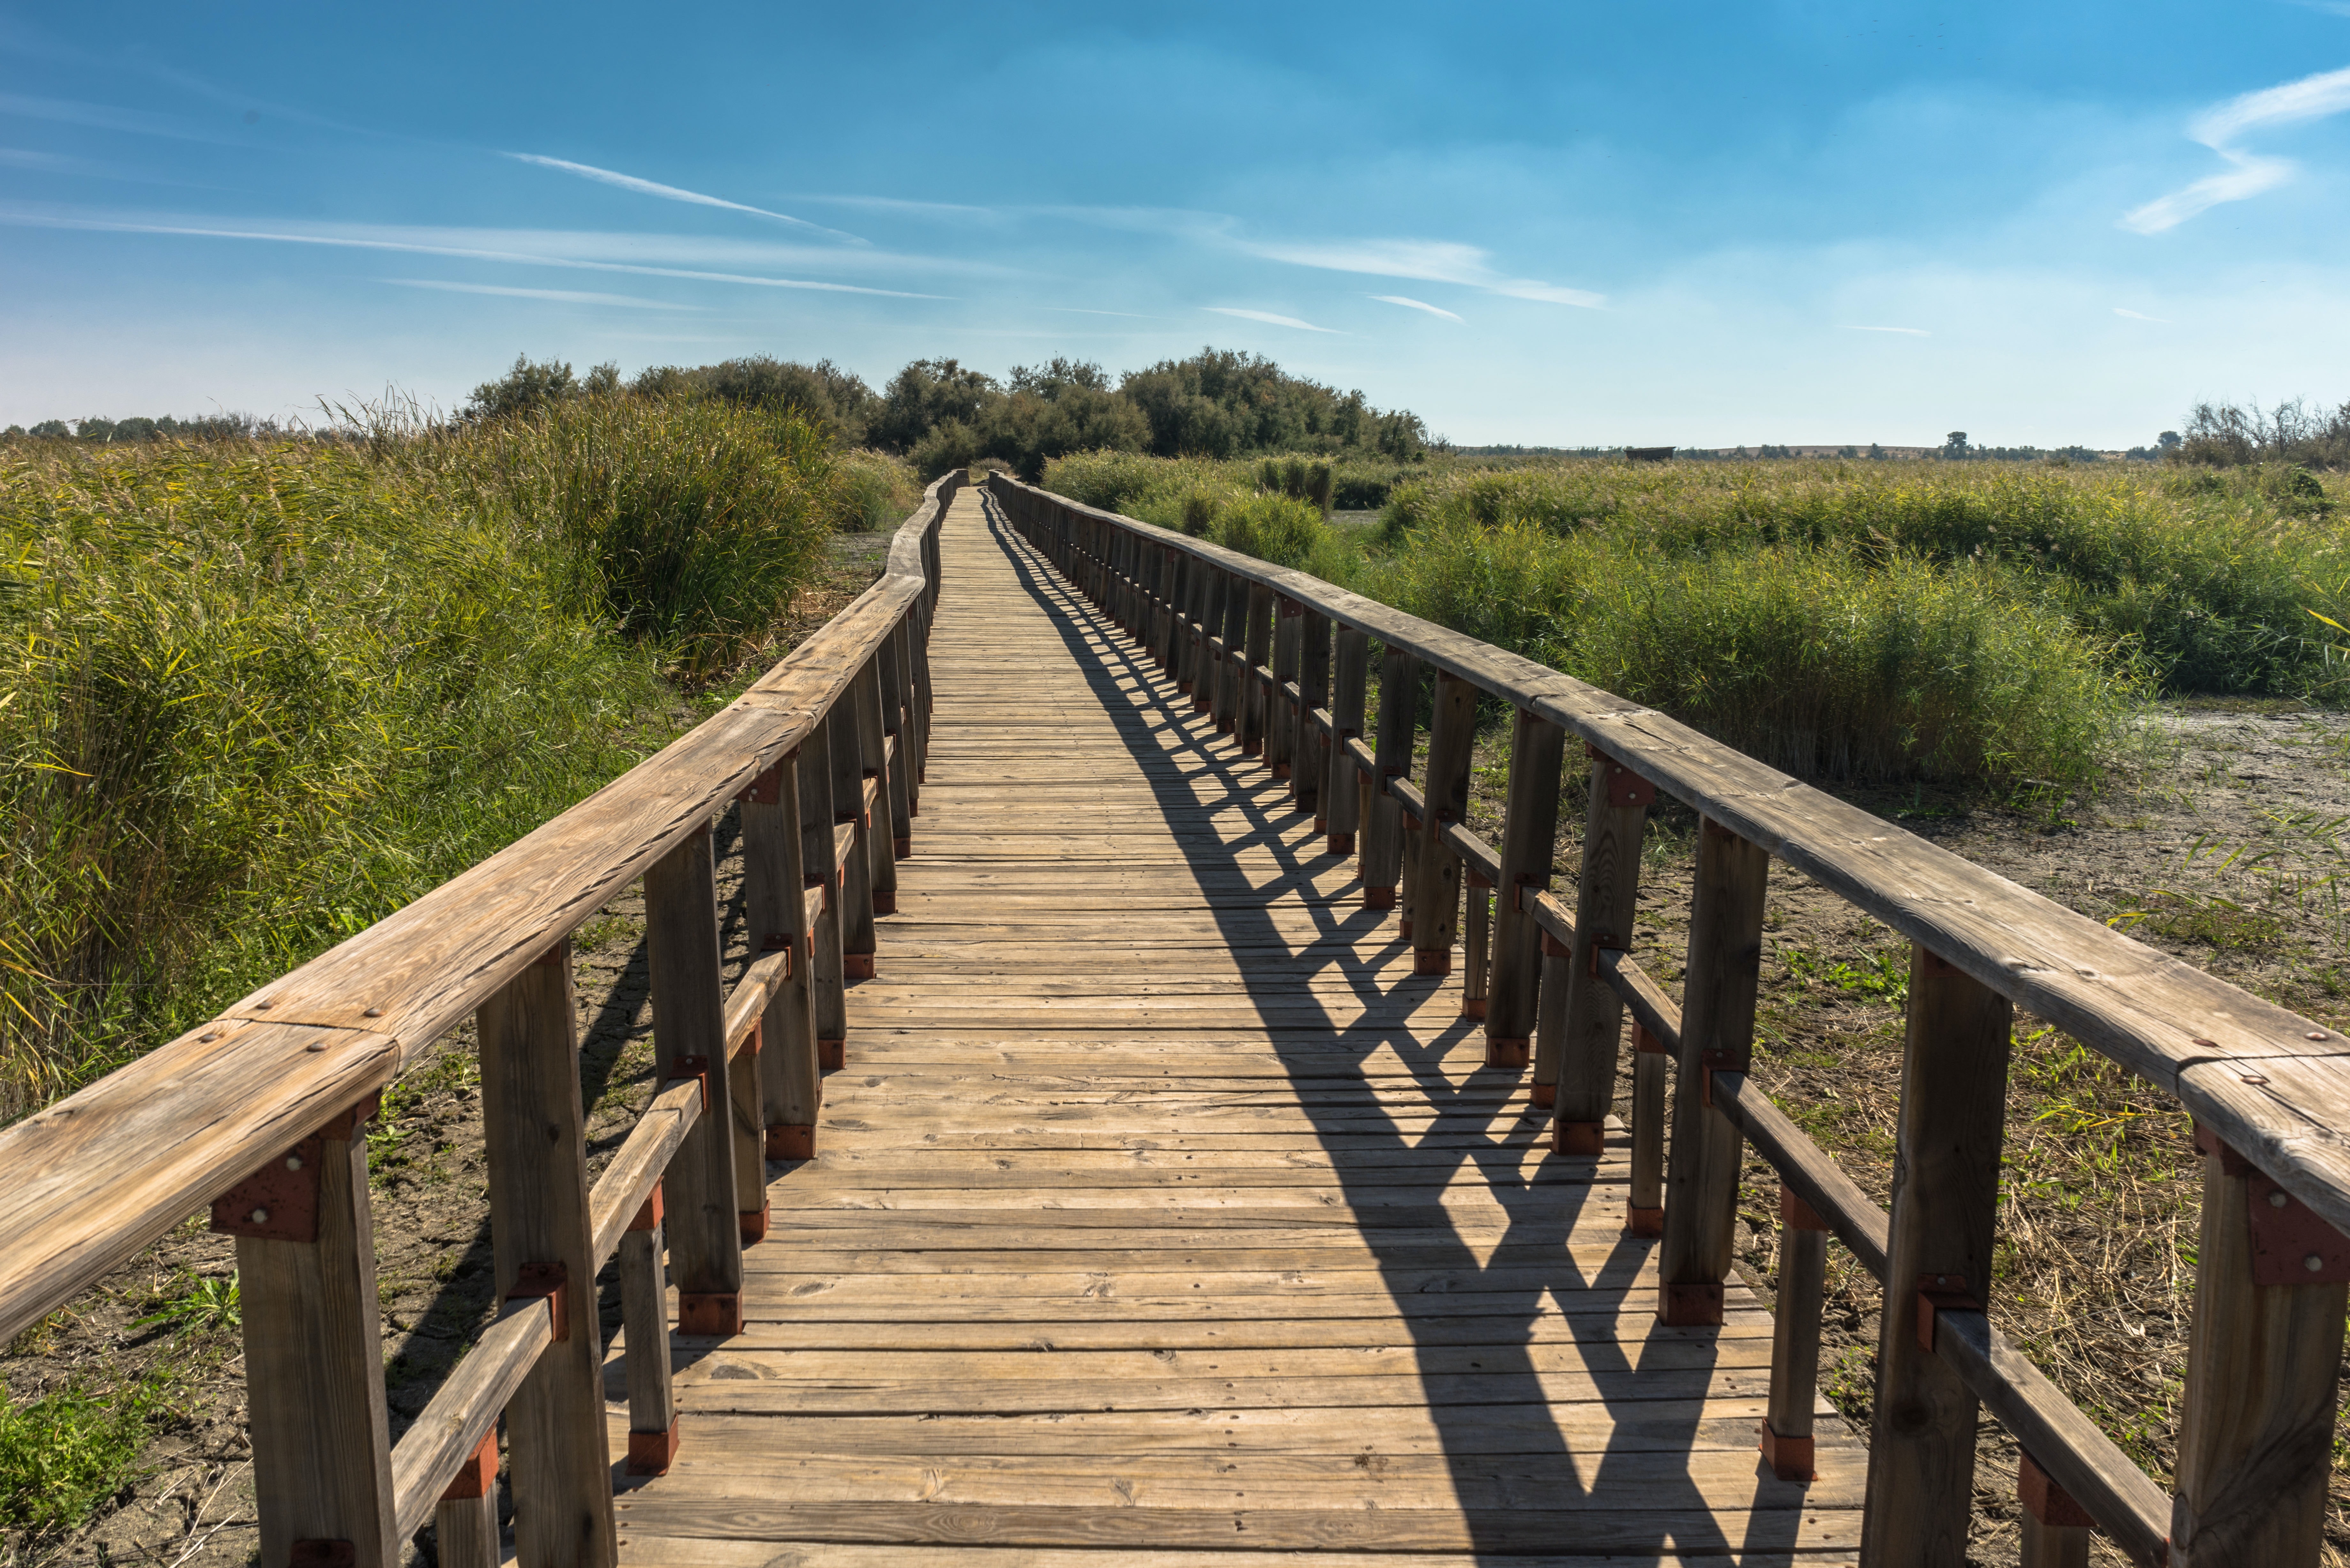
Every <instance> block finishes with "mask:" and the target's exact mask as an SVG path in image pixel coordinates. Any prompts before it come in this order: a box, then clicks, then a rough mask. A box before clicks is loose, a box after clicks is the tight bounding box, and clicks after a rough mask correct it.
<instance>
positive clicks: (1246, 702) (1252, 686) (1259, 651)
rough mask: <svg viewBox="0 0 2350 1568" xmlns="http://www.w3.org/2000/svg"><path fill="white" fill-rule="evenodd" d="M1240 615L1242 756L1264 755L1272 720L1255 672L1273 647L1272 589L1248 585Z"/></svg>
mask: <svg viewBox="0 0 2350 1568" xmlns="http://www.w3.org/2000/svg"><path fill="white" fill-rule="evenodd" d="M1243 615H1244V616H1245V618H1246V626H1245V629H1244V631H1243V636H1242V641H1241V665H1242V668H1241V710H1240V716H1241V723H1240V742H1241V755H1243V756H1244V757H1254V756H1261V755H1263V752H1264V742H1265V733H1266V731H1267V729H1268V727H1269V722H1270V720H1271V717H1272V714H1271V711H1270V708H1269V706H1268V704H1267V702H1266V701H1265V694H1264V689H1263V687H1261V686H1260V685H1258V684H1257V680H1256V670H1257V668H1258V666H1260V665H1262V664H1263V663H1264V662H1265V659H1266V657H1267V655H1268V653H1269V652H1270V651H1271V649H1272V646H1273V618H1274V603H1273V590H1272V589H1271V588H1268V587H1263V586H1261V585H1257V584H1251V585H1250V587H1249V591H1248V604H1247V606H1246V607H1245V609H1244V610H1243Z"/></svg>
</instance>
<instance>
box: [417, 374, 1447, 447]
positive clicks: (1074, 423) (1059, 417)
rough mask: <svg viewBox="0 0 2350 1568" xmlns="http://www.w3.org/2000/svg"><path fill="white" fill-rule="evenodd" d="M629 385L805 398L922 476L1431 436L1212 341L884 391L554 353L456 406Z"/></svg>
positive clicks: (856, 442)
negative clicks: (1113, 371)
mask: <svg viewBox="0 0 2350 1568" xmlns="http://www.w3.org/2000/svg"><path fill="white" fill-rule="evenodd" d="M622 391H626V392H629V393H631V394H634V395H639V396H647V397H680V396H682V397H691V398H706V399H712V400H719V401H723V402H729V403H735V404H739V405H743V406H746V407H752V408H773V409H781V408H792V409H796V410H799V411H800V412H801V413H802V414H804V415H806V416H808V417H809V418H811V419H814V420H816V421H821V422H822V423H823V424H824V425H825V427H826V428H827V430H828V431H830V432H831V434H832V436H833V439H834V440H835V441H837V442H838V443H839V444H841V445H843V446H849V447H860V446H861V447H873V448H878V449H879V450H880V451H883V452H894V453H897V454H899V455H901V456H903V457H905V458H906V459H907V461H908V462H910V463H912V464H913V466H914V467H915V468H916V469H917V470H918V471H920V472H922V473H924V474H931V473H936V472H945V471H946V470H947V469H950V468H953V467H956V466H958V465H961V464H963V463H968V462H976V461H978V460H979V459H982V458H995V459H998V460H1000V461H1002V462H1007V463H1010V464H1012V465H1013V466H1014V467H1015V468H1017V469H1018V470H1019V471H1020V472H1021V473H1022V474H1024V475H1025V476H1027V477H1029V478H1031V479H1034V478H1035V477H1036V476H1037V475H1039V474H1041V473H1042V472H1044V468H1045V463H1046V462H1050V461H1051V460H1052V459H1054V458H1055V457H1063V456H1066V455H1067V454H1068V453H1070V452H1100V451H1116V452H1151V453H1155V454H1157V455H1159V456H1162V457H1177V456H1193V457H1215V458H1230V457H1246V456H1250V455H1253V454H1255V453H1258V452H1306V453H1320V454H1324V455H1327V456H1333V457H1336V456H1365V457H1374V456H1375V457H1381V458H1387V459H1389V460H1394V461H1401V462H1416V461H1418V460H1419V459H1420V458H1422V457H1424V456H1425V455H1426V454H1427V452H1428V450H1429V448H1430V438H1429V434H1428V427H1427V425H1426V424H1425V423H1424V422H1423V421H1421V419H1420V418H1419V415H1417V414H1414V413H1411V412H1409V410H1401V409H1394V410H1383V409H1377V408H1374V407H1372V406H1371V404H1370V403H1369V402H1368V401H1367V400H1366V399H1365V398H1364V396H1363V394H1362V393H1361V392H1359V391H1347V392H1341V391H1339V390H1338V389H1336V388H1334V387H1328V386H1325V385H1324V384H1322V383H1321V382H1319V381H1314V380H1309V379H1305V378H1304V377H1301V376H1293V375H1290V374H1289V373H1288V372H1286V371H1284V370H1283V369H1281V367H1280V366H1279V365H1277V364H1275V363H1274V361H1272V360H1271V359H1268V358H1263V357H1262V356H1260V355H1253V354H1246V353H1236V352H1232V351H1231V350H1226V349H1218V348H1203V349H1202V350H1201V351H1200V352H1199V353H1198V354H1195V355H1193V356H1192V357H1191V358H1188V359H1166V360H1161V361H1160V362H1159V363H1158V364H1156V365H1153V366H1151V367H1150V368H1149V369H1144V370H1128V371H1127V372H1125V373H1124V374H1123V375H1120V376H1118V377H1116V378H1113V377H1112V376H1111V375H1110V374H1109V373H1108V372H1107V371H1106V370H1104V369H1102V368H1101V367H1100V366H1099V365H1097V364H1091V363H1087V362H1085V361H1081V360H1074V359H1065V358H1055V359H1053V360H1051V361H1050V362H1049V363H1047V364H1045V365H1040V366H1025V365H1023V366H1015V367H1014V369H1012V371H1011V373H1010V374H1009V375H1008V376H1006V377H1004V378H1003V379H1000V380H999V379H997V378H995V377H993V376H990V375H988V374H986V373H985V372H983V371H981V370H977V369H972V368H971V367H969V366H966V365H964V364H962V362H961V361H959V360H955V359H917V360H915V361H914V362H913V363H911V364H910V365H908V366H906V367H905V368H904V369H901V370H899V372H898V373H897V374H896V375H895V376H892V377H891V378H890V379H889V382H888V383H887V384H886V385H884V386H883V387H882V388H881V389H880V390H879V391H876V390H874V389H872V388H871V387H869V386H868V385H867V384H866V382H865V380H864V379H863V378H861V377H859V376H858V375H857V374H856V373H855V372H853V371H849V370H845V369H841V368H840V367H839V366H837V365H836V364H834V363H833V362H832V361H831V360H829V359H825V360H819V361H818V362H816V364H813V365H805V364H799V363H796V362H795V361H791V360H785V359H776V358H771V357H769V356H766V355H755V356H753V357H750V358H742V359H729V360H726V361H725V362H723V364H717V365H700V366H693V367H683V366H676V365H661V366H656V367H654V368H653V369H649V370H646V371H645V372H644V373H643V374H641V375H639V376H638V377H637V378H636V379H633V380H631V381H628V382H626V383H623V382H622V380H621V378H620V374H619V368H618V367H616V366H612V365H598V366H597V367H595V368H594V369H590V370H589V371H588V372H587V374H586V375H585V376H576V375H574V374H573V372H572V369H571V367H570V366H569V365H567V364H565V363H563V362H561V361H559V360H552V359H550V360H545V361H533V360H531V359H530V358H527V357H522V358H516V359H515V363H514V367H513V369H510V370H508V371H507V372H506V373H505V374H504V376H502V377H500V378H499V379H496V380H494V381H485V382H484V383H483V384H482V385H481V386H479V387H477V388H475V389H473V398H472V400H470V401H469V402H468V403H467V404H466V405H465V408H464V410H463V415H462V417H463V418H465V419H469V420H484V419H498V418H503V417H505V416H508V415H512V414H516V413H521V412H525V411H526V410H531V409H534V408H536V407H538V406H539V405H541V404H544V403H546V402H549V401H552V400H558V399H564V398H571V397H584V396H593V395H597V394H612V393H619V392H622Z"/></svg>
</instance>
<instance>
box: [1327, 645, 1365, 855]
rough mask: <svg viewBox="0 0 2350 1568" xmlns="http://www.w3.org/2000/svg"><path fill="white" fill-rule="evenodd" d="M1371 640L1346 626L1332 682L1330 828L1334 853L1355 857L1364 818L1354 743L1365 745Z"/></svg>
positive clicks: (1360, 775)
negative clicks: (1365, 701) (1363, 740)
mask: <svg viewBox="0 0 2350 1568" xmlns="http://www.w3.org/2000/svg"><path fill="white" fill-rule="evenodd" d="M1370 654H1371V639H1369V638H1367V637H1365V636H1364V635H1363V634H1362V633H1361V632H1359V631H1357V630H1356V629H1355V628H1352V627H1340V628H1338V630H1337V634H1336V639H1335V648H1334V650H1333V654H1332V657H1333V659H1334V661H1335V668H1334V670H1333V672H1332V675H1331V685H1330V721H1331V725H1332V744H1331V747H1330V773H1329V776H1328V777H1327V778H1326V779H1325V780H1324V781H1323V785H1322V800H1323V814H1324V815H1325V817H1326V822H1325V823H1324V827H1325V829H1326V831H1327V832H1328V834H1329V839H1328V843H1327V848H1328V849H1329V852H1330V853H1331V854H1333V855H1352V854H1353V853H1354V852H1355V835H1356V833H1357V831H1358V830H1359V829H1360V828H1361V826H1362V821H1363V789H1362V784H1363V775H1362V772H1361V770H1360V769H1359V768H1358V767H1357V765H1356V763H1355V758H1354V755H1353V753H1352V752H1351V750H1350V748H1351V747H1355V746H1359V745H1361V744H1362V741H1361V740H1360V738H1359V737H1360V736H1361V735H1362V732H1363V720H1364V696H1365V686H1366V683H1367V680H1368V677H1369V673H1370Z"/></svg>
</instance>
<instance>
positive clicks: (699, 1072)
mask: <svg viewBox="0 0 2350 1568" xmlns="http://www.w3.org/2000/svg"><path fill="white" fill-rule="evenodd" d="M669 1075H670V1076H671V1077H672V1078H699V1079H701V1080H702V1115H704V1116H708V1115H709V1114H710V1058H709V1057H707V1056H678V1057H674V1058H672V1059H671V1062H670V1064H669Z"/></svg>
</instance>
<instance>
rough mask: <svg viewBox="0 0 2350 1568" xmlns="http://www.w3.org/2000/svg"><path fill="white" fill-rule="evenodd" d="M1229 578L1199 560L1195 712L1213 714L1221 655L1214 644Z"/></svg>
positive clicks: (1193, 689)
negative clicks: (1198, 625)
mask: <svg viewBox="0 0 2350 1568" xmlns="http://www.w3.org/2000/svg"><path fill="white" fill-rule="evenodd" d="M1230 580H1231V579H1230V577H1229V576H1227V574H1226V573H1225V572H1224V571H1223V570H1222V568H1221V567H1217V566H1208V565H1206V564H1205V563H1202V564H1201V568H1200V597H1199V605H1200V651H1199V652H1198V654H1197V655H1195V656H1194V657H1193V659H1192V660H1191V711H1193V712H1195V713H1208V714H1213V713H1214V712H1215V711H1216V677H1217V673H1218V671H1219V670H1221V669H1222V657H1221V656H1220V655H1219V654H1218V653H1217V651H1216V649H1215V646H1214V644H1215V639H1218V638H1219V637H1221V636H1222V631H1223V622H1224V585H1225V584H1226V583H1227V582H1228V581H1230Z"/></svg>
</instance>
